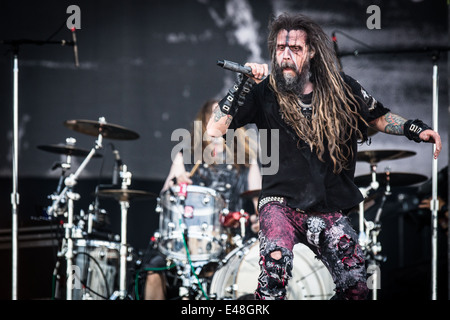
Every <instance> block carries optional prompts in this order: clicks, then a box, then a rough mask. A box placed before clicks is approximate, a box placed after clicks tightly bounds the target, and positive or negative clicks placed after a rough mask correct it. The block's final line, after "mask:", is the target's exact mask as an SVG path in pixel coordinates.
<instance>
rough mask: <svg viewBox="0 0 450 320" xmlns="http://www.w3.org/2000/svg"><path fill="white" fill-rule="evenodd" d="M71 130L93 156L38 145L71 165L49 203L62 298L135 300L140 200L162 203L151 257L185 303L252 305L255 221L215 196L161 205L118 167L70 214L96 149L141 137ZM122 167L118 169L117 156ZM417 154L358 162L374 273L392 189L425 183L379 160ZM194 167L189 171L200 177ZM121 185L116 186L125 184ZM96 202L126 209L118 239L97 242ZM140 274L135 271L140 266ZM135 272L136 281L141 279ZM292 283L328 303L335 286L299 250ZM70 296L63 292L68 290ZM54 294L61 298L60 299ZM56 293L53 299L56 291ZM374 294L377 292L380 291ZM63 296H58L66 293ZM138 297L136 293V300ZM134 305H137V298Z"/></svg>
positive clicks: (363, 227)
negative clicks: (369, 208) (131, 230)
mask: <svg viewBox="0 0 450 320" xmlns="http://www.w3.org/2000/svg"><path fill="white" fill-rule="evenodd" d="M64 125H65V126H66V127H68V128H69V129H71V130H74V131H77V132H81V133H84V134H87V135H90V136H96V137H97V139H96V141H95V143H94V146H93V147H92V149H91V150H86V149H82V148H78V147H76V146H75V144H76V140H75V139H74V138H67V139H66V144H65V145H41V146H38V148H39V149H40V150H43V151H46V152H51V153H57V154H62V155H65V156H66V160H65V162H63V163H58V164H56V165H55V166H54V169H55V168H60V169H61V176H60V179H59V183H58V186H57V188H56V191H55V192H54V193H53V194H52V195H50V196H49V198H50V199H51V200H52V204H51V205H50V206H49V207H48V208H47V215H48V217H50V219H53V218H61V217H63V218H64V219H65V220H64V221H65V223H64V224H63V228H64V231H65V232H64V236H63V239H62V242H61V248H60V250H59V252H58V262H57V265H56V267H55V273H54V274H57V275H58V276H60V271H59V265H60V263H61V261H60V260H61V259H62V260H63V261H64V262H65V263H66V272H65V274H64V276H63V278H65V280H66V282H65V289H66V290H65V299H67V300H88V299H110V300H115V299H121V300H124V299H133V297H132V294H130V293H129V292H127V288H128V284H129V283H130V282H129V281H128V280H129V279H127V278H128V277H129V272H130V271H129V270H130V268H128V267H127V263H129V262H130V261H132V260H133V259H136V257H133V254H134V253H133V248H132V247H131V246H129V245H128V243H127V219H128V218H127V214H128V209H129V207H130V202H131V201H133V200H136V199H153V198H156V200H157V205H156V208H155V212H156V213H157V214H159V228H158V229H157V231H156V232H155V233H154V239H155V241H154V248H156V249H157V250H158V252H159V253H161V254H162V255H163V256H164V257H165V259H166V262H167V266H170V268H174V269H175V270H176V276H177V278H178V279H179V280H180V281H179V283H181V285H180V288H179V296H180V298H181V299H194V300H210V299H217V300H219V299H220V300H236V299H252V296H253V292H254V290H255V288H256V286H257V277H258V275H259V242H258V240H257V239H256V238H255V237H252V236H250V237H248V235H247V234H246V226H247V225H248V223H249V214H248V213H247V212H245V211H244V210H240V211H238V212H231V211H230V210H229V208H228V201H227V200H226V199H224V198H223V196H222V195H221V194H220V193H219V192H218V191H216V190H214V189H211V188H208V187H204V186H197V185H185V184H178V185H175V186H173V187H170V188H169V189H168V190H167V191H165V192H164V193H161V194H160V195H159V196H158V195H156V194H154V193H151V192H147V191H142V190H133V189H129V186H130V185H131V177H132V174H131V172H130V171H128V168H127V166H126V165H125V164H123V163H122V162H121V160H120V167H119V168H118V169H120V170H116V171H118V172H114V174H113V176H114V177H113V184H111V185H108V188H104V185H103V187H102V186H97V187H96V189H95V192H94V193H93V195H95V201H94V202H93V203H92V204H91V205H90V206H89V210H88V213H87V214H85V213H84V212H81V213H80V215H79V216H77V215H75V213H74V201H77V200H79V198H80V196H79V194H77V193H75V192H74V187H75V185H76V184H77V179H78V177H79V175H80V173H81V172H82V170H84V168H85V167H86V165H87V164H88V162H89V161H90V160H91V159H92V158H100V157H102V154H100V153H98V150H100V149H102V148H103V145H102V143H103V139H117V140H132V139H137V138H139V135H138V134H137V133H135V132H133V131H131V130H129V129H126V128H124V127H121V126H118V125H115V124H110V123H107V122H106V120H105V119H104V118H103V117H101V118H99V120H98V121H90V120H69V121H66V122H65V123H64ZM113 152H116V153H115V155H116V160H118V157H117V156H118V152H117V151H116V150H114V151H113ZM414 154H415V153H414V152H411V151H401V150H375V151H361V152H358V154H357V161H360V162H367V163H369V165H370V174H368V175H363V176H358V177H355V184H356V185H357V186H358V187H359V188H360V191H361V193H362V194H363V196H364V198H365V199H364V201H362V202H361V204H360V205H359V209H358V210H357V211H358V213H359V231H360V238H359V242H360V245H361V246H362V248H363V250H364V252H365V254H366V259H367V261H368V262H369V264H375V265H377V266H378V265H379V263H380V262H382V261H384V260H385V257H383V256H382V255H381V254H380V252H381V245H380V243H379V241H378V240H377V236H378V234H379V232H380V231H381V225H380V216H381V213H382V211H383V206H384V203H385V201H386V199H387V197H388V196H389V195H390V194H391V187H397V186H409V185H413V184H417V183H420V182H423V181H425V180H426V177H425V176H422V175H419V174H409V173H400V172H390V171H389V170H386V171H385V172H384V173H377V165H378V163H379V162H381V161H386V160H397V159H402V158H406V157H411V156H413V155H414ZM72 157H85V159H84V161H83V162H82V163H81V165H80V166H79V167H78V169H77V170H76V171H75V173H73V174H70V175H67V173H68V172H69V171H70V169H71V167H72ZM196 168H197V166H195V167H194V169H193V170H192V171H191V175H192V174H193V173H195V170H196ZM119 178H120V180H121V181H120V182H119ZM380 188H381V189H384V192H383V194H382V200H381V204H380V206H379V208H378V210H377V214H376V217H375V219H374V221H369V220H368V219H367V218H366V217H365V214H364V210H365V207H366V206H365V204H367V201H369V200H373V199H374V198H375V196H378V195H379V189H380ZM259 193H260V190H249V191H246V192H243V193H241V195H240V196H241V197H242V198H245V199H252V198H254V197H258V196H259ZM98 197H102V198H109V199H113V200H115V201H117V202H118V203H119V205H120V214H121V232H120V235H111V234H108V236H107V238H106V239H105V237H101V236H98V235H99V234H101V230H102V226H104V225H107V224H108V222H107V220H108V216H107V214H105V211H104V210H101V209H99V206H98ZM136 265H138V264H136ZM136 273H139V271H137V272H136ZM292 273H293V279H292V280H291V281H290V285H289V287H288V298H289V299H294V300H318V299H319V300H325V299H329V298H330V297H331V296H333V294H334V283H333V280H332V279H331V276H330V274H329V272H328V271H327V269H326V268H325V266H324V265H323V264H322V262H320V261H319V260H317V259H315V258H314V255H313V253H312V252H311V251H310V250H309V249H308V248H307V247H306V246H304V245H302V244H297V245H296V246H295V247H294V269H293V272H292ZM63 287H64V285H63ZM56 291H57V290H56ZM56 291H55V292H56ZM374 291H376V290H374ZM60 294H61V296H64V295H63V294H62V290H61V292H60ZM135 294H136V293H135ZM135 298H138V297H136V296H135Z"/></svg>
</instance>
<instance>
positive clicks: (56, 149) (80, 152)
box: [37, 144, 102, 158]
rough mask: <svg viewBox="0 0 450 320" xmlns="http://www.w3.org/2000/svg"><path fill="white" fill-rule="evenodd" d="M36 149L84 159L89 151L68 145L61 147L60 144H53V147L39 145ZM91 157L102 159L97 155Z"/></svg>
mask: <svg viewBox="0 0 450 320" xmlns="http://www.w3.org/2000/svg"><path fill="white" fill-rule="evenodd" d="M37 148H38V149H40V150H44V151H48V152H52V153H58V154H65V155H68V156H76V157H86V156H87V155H88V154H89V152H90V150H85V149H81V148H77V147H75V146H70V145H62V144H53V145H40V146H37ZM93 157H95V158H99V157H102V155H101V154H99V153H94V155H93Z"/></svg>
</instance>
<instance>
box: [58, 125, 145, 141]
mask: <svg viewBox="0 0 450 320" xmlns="http://www.w3.org/2000/svg"><path fill="white" fill-rule="evenodd" d="M64 125H65V126H66V127H68V128H69V129H72V130H75V131H78V132H81V133H85V134H87V135H90V136H98V135H99V134H101V135H102V136H103V137H104V138H107V139H116V140H135V139H137V138H139V134H137V133H136V132H134V131H131V130H129V129H127V128H124V127H122V126H119V125H116V124H111V123H103V122H99V121H92V120H67V121H65V122H64Z"/></svg>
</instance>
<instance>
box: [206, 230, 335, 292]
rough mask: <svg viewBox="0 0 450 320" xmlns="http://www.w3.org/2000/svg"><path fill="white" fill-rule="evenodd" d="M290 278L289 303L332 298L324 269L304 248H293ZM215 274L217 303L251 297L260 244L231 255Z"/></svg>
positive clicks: (213, 289) (330, 281)
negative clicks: (291, 301)
mask: <svg viewBox="0 0 450 320" xmlns="http://www.w3.org/2000/svg"><path fill="white" fill-rule="evenodd" d="M293 253H294V262H293V264H294V265H293V270H292V278H291V279H290V280H289V282H288V286H287V296H286V298H287V299H288V300H328V299H330V298H331V297H332V296H333V295H334V288H335V285H334V282H333V279H332V278H331V275H330V274H329V272H328V270H327V269H326V267H325V265H324V264H323V263H322V262H321V261H319V260H317V259H316V258H315V257H314V253H313V252H312V251H311V250H310V249H309V248H308V247H307V246H305V245H303V244H297V245H295V246H294V250H293ZM223 262H224V264H223V265H222V266H221V267H220V268H219V269H218V270H217V271H216V272H215V273H214V276H213V278H212V281H211V286H210V294H211V295H214V296H215V297H216V298H217V299H218V300H236V299H243V298H245V297H253V293H254V292H255V290H256V288H257V285H258V276H259V273H260V266H259V241H258V240H256V239H252V240H250V241H248V242H247V243H246V244H245V245H244V246H243V247H239V248H236V249H234V250H233V251H231V252H230V253H229V254H228V255H227V256H226V257H225V259H224V260H223Z"/></svg>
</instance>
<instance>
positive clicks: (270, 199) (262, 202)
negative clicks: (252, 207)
mask: <svg viewBox="0 0 450 320" xmlns="http://www.w3.org/2000/svg"><path fill="white" fill-rule="evenodd" d="M269 202H279V203H281V204H283V203H284V204H286V202H287V201H286V199H285V198H284V197H273V196H271V197H264V198H261V199H260V200H259V202H258V211H259V210H261V208H262V207H263V206H264V205H265V204H267V203H269ZM294 209H295V211H297V212H300V213H306V212H305V210H302V209H300V208H294Z"/></svg>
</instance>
